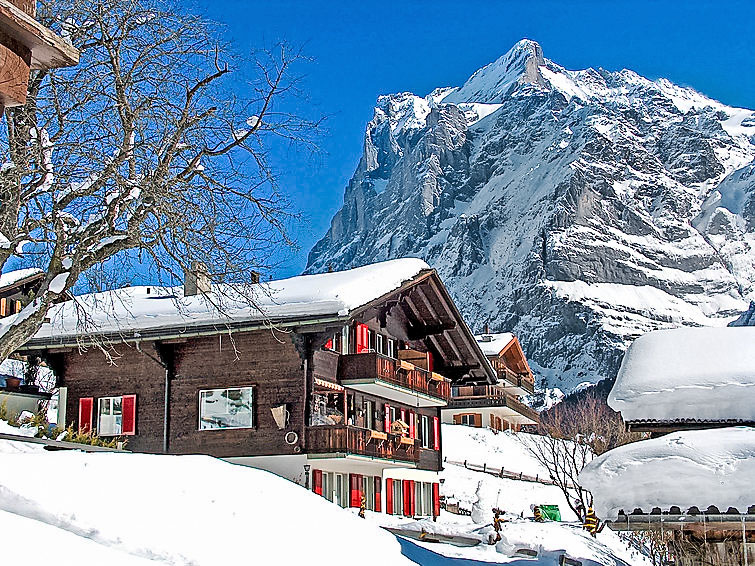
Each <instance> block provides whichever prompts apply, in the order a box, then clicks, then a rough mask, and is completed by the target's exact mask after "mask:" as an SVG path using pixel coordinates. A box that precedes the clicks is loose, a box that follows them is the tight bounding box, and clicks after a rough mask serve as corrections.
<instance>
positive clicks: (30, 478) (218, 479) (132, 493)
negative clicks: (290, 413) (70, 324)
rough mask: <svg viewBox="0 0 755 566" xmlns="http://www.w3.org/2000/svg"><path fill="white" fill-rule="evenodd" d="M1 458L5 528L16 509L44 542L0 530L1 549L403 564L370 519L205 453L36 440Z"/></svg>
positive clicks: (158, 558) (82, 558)
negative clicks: (44, 446) (56, 446)
mask: <svg viewBox="0 0 755 566" xmlns="http://www.w3.org/2000/svg"><path fill="white" fill-rule="evenodd" d="M2 449H3V446H0V450H2ZM2 460H3V465H2V467H0V528H2V525H7V524H9V523H13V522H14V520H15V521H16V522H15V524H16V529H14V531H15V530H24V531H27V532H30V533H33V534H34V536H35V537H38V538H37V539H36V540H37V541H39V540H44V541H45V542H46V545H47V542H51V544H49V545H47V546H48V548H49V549H50V550H49V551H45V550H44V549H40V545H39V544H38V543H37V544H31V543H28V539H29V538H30V537H31V535H30V536H29V537H24V536H21V537H20V538H17V537H14V538H13V539H10V540H5V539H4V540H3V545H2V546H3V557H4V558H7V557H8V555H9V553H10V555H11V556H19V557H20V556H22V555H25V556H26V557H27V559H28V557H29V556H34V557H35V558H41V556H40V555H39V552H42V553H43V555H44V553H45V552H47V554H48V555H49V556H50V557H52V556H53V553H54V557H55V560H54V562H55V563H56V564H76V565H77V566H78V565H80V564H117V565H121V564H123V565H128V566H132V565H133V566H138V565H143V564H146V563H151V564H154V563H160V564H166V563H167V564H175V565H186V566H188V565H190V564H192V565H201V566H213V565H216V564H217V565H226V564H242V563H255V562H260V563H266V564H267V563H269V564H311V565H314V564H327V565H328V566H332V565H338V564H343V565H347V564H348V565H351V564H353V563H354V561H355V560H358V562H359V563H360V565H365V566H367V565H372V564H374V565H378V564H379V565H384V564H409V563H410V562H409V561H408V560H407V559H405V558H404V557H403V556H401V552H400V547H399V544H398V542H397V541H396V539H395V538H394V537H393V536H392V535H390V534H389V533H387V532H385V531H382V530H380V529H379V528H377V527H376V526H375V525H374V524H370V523H369V522H367V521H364V520H362V519H359V518H358V517H356V516H354V515H352V514H351V513H348V512H344V510H343V509H341V508H339V507H337V506H336V505H333V504H332V503H330V502H328V501H327V500H325V499H323V498H322V497H320V496H318V495H315V494H313V493H311V492H309V491H307V490H305V489H304V488H302V487H300V486H298V485H296V484H293V483H291V482H289V481H287V480H284V479H282V478H280V477H278V476H275V475H273V474H270V473H267V472H264V471H260V470H255V469H252V468H245V467H242V466H236V465H233V464H229V463H226V462H223V461H221V460H217V459H214V458H210V457H207V456H158V455H148V454H128V453H125V454H123V453H96V454H84V453H79V452H52V453H51V452H38V451H37V452H31V453H26V454H13V453H3V456H2ZM51 470H54V474H53V477H51V476H50V471H51ZM5 532H8V531H7V530H6V531H5ZM24 541H26V543H25V542H24ZM42 546H45V545H42ZM368 550H369V551H368ZM79 553H82V554H81V555H80V554H79ZM90 557H91V560H90ZM97 557H101V558H102V559H101V560H95V558H97ZM111 559H112V560H111ZM25 561H27V560H25ZM25 561H24V562H25ZM42 561H43V562H44V560H42ZM50 562H52V561H50ZM12 563H21V561H12Z"/></svg>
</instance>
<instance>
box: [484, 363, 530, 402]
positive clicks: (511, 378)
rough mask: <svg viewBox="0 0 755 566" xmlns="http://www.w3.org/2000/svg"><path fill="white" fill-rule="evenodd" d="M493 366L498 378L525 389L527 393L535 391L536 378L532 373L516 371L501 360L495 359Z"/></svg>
mask: <svg viewBox="0 0 755 566" xmlns="http://www.w3.org/2000/svg"><path fill="white" fill-rule="evenodd" d="M493 367H494V368H495V370H496V373H497V374H498V379H502V380H504V381H505V382H506V384H507V385H511V386H514V387H519V388H521V389H524V390H525V391H526V392H527V393H530V394H532V393H534V392H535V380H534V379H533V378H532V376H531V375H529V374H526V373H514V372H513V371H511V370H510V369H509V368H507V367H506V365H505V364H504V363H503V361H501V360H494V361H493Z"/></svg>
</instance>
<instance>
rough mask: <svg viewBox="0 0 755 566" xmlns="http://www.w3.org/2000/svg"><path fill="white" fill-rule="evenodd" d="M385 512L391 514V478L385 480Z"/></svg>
mask: <svg viewBox="0 0 755 566" xmlns="http://www.w3.org/2000/svg"><path fill="white" fill-rule="evenodd" d="M385 512H386V513H388V514H389V515H393V479H391V478H387V479H386V480H385Z"/></svg>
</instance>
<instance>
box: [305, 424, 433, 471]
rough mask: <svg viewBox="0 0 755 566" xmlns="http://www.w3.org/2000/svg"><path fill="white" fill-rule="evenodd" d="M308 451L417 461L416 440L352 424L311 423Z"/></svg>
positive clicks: (308, 432) (308, 429)
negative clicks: (322, 424)
mask: <svg viewBox="0 0 755 566" xmlns="http://www.w3.org/2000/svg"><path fill="white" fill-rule="evenodd" d="M306 434H307V439H306V442H307V452H309V453H310V454H356V455H359V456H368V457H372V458H381V459H384V460H399V461H402V462H412V463H415V464H416V463H417V462H419V454H420V450H419V446H418V443H417V441H416V440H414V439H412V438H408V437H402V436H397V435H395V434H385V433H383V432H378V431H375V430H369V429H366V428H358V427H355V426H344V425H339V426H311V427H307V429H306Z"/></svg>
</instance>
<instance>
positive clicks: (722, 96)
mask: <svg viewBox="0 0 755 566" xmlns="http://www.w3.org/2000/svg"><path fill="white" fill-rule="evenodd" d="M197 2H198V4H199V5H200V7H203V8H204V9H205V10H206V13H205V15H206V16H208V17H210V18H211V19H214V20H217V21H219V22H222V23H224V24H225V25H226V26H227V28H226V34H227V38H228V39H229V40H231V41H233V42H234V43H235V45H236V48H237V49H238V50H239V51H240V52H241V53H246V52H249V51H250V50H251V49H253V48H255V47H261V46H270V45H272V44H274V43H276V42H277V41H280V40H286V41H288V42H291V43H293V44H294V45H303V46H304V50H305V52H306V54H307V55H309V56H311V57H313V58H314V59H315V61H314V62H313V63H312V64H311V65H308V66H306V67H305V68H302V69H301V70H302V71H303V72H304V73H305V74H306V77H305V79H304V83H303V86H304V88H305V89H306V91H307V93H308V95H309V98H310V101H309V103H310V104H311V107H306V108H308V109H307V112H310V113H311V115H312V116H314V115H318V114H326V115H328V120H327V129H328V132H327V133H326V134H325V135H324V136H323V137H321V138H320V140H319V145H320V147H321V149H322V152H321V154H320V155H319V156H316V157H314V158H313V157H312V156H310V155H309V154H303V153H300V152H293V151H289V150H285V149H281V150H280V151H278V152H277V153H276V155H275V159H276V162H277V163H278V165H279V167H281V168H282V169H283V171H284V173H283V177H282V188H283V190H285V192H286V193H287V194H288V195H289V196H290V198H291V200H292V201H293V205H294V206H295V207H296V208H297V209H299V210H301V211H302V212H304V213H305V215H306V217H307V222H306V225H304V226H303V227H302V229H301V230H299V232H298V239H299V242H300V245H301V252H300V253H299V254H298V255H296V256H295V257H294V258H292V259H291V260H290V261H287V262H286V263H285V264H284V265H282V266H281V267H279V268H278V270H277V272H276V274H275V275H277V276H289V275H295V274H298V273H299V272H301V270H302V269H303V268H304V266H305V265H306V256H307V253H308V252H309V250H310V248H311V247H312V246H313V245H314V243H315V242H316V241H317V240H318V239H319V238H320V237H322V235H323V234H324V233H325V232H326V231H327V228H328V226H329V223H330V219H331V217H332V216H333V214H334V213H335V212H336V211H337V210H338V209H339V208H340V206H341V204H342V202H343V190H344V187H345V186H346V183H347V182H348V180H349V178H350V177H351V174H352V173H353V171H354V168H355V167H356V164H357V162H358V160H359V157H360V155H361V150H362V138H363V133H364V127H365V125H366V123H367V122H368V121H369V120H370V118H371V117H372V108H373V106H374V103H375V99H376V98H377V96H378V95H380V94H386V93H391V92H399V91H411V92H414V93H415V94H419V95H425V94H427V93H428V92H429V91H431V90H432V89H433V88H435V87H438V86H448V85H461V84H462V83H463V82H464V81H465V80H466V79H467V78H468V77H469V75H471V74H472V73H473V72H474V71H475V70H476V69H478V68H479V67H481V66H483V65H485V64H487V63H489V62H491V61H493V60H495V59H497V58H498V57H499V56H500V55H502V54H503V53H505V52H506V51H507V50H508V49H509V48H510V47H511V46H512V45H513V44H514V43H515V42H516V41H518V40H520V39H522V38H523V37H527V38H530V39H534V40H535V41H537V42H539V43H540V45H541V46H542V48H543V53H544V55H545V57H546V58H548V59H551V60H553V61H555V62H556V63H558V64H560V65H562V66H564V67H566V68H569V69H582V68H586V67H603V68H605V69H609V70H616V69H621V68H630V69H633V70H634V71H636V72H638V73H640V74H642V75H644V76H647V77H649V78H658V77H666V78H668V79H670V80H672V81H673V82H676V83H679V84H682V85H686V86H692V87H694V88H695V89H697V90H699V91H701V92H703V93H705V94H706V95H708V96H711V97H713V98H716V99H718V100H721V101H722V102H724V103H726V104H730V105H734V106H744V107H749V108H755V41H753V39H752V37H753V32H752V22H753V21H755V2H696V1H688V2H614V1H603V2H587V1H585V2H579V1H576V0H571V1H568V0H563V1H559V2H552V1H535V0H529V1H526V2H524V1H523V2H494V1H484V2H483V1H481V2H471V1H464V0H457V1H456V2H446V1H442V0H436V1H434V2H429V1H427V2H426V1H416V2H410V1H408V0H404V1H401V2H393V1H390V0H383V1H381V2H370V1H353V2H345V1H344V2H331V1H327V0H308V1H305V0H268V1H242V0H213V1H210V0H197Z"/></svg>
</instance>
